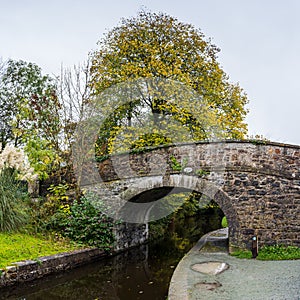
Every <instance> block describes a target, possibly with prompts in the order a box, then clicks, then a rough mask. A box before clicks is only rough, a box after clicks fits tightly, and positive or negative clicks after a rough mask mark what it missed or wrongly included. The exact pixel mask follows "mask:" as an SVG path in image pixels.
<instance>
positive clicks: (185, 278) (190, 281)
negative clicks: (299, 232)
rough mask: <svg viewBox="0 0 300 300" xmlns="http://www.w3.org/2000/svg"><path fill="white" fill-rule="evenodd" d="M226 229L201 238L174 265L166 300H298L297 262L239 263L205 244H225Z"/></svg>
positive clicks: (299, 269)
mask: <svg viewBox="0 0 300 300" xmlns="http://www.w3.org/2000/svg"><path fill="white" fill-rule="evenodd" d="M227 237H228V230H227V229H220V230H216V231H214V232H211V233H208V234H206V235H204V236H203V237H202V238H201V239H200V240H199V241H198V243H197V244H196V245H195V246H194V247H193V248H192V249H191V250H190V251H189V252H188V254H186V255H185V257H184V258H183V259H182V260H181V261H180V262H179V264H178V265H177V267H176V269H175V271H174V274H173V276H172V279H171V282H170V288H169V296H168V300H201V299H205V300H213V299H222V300H227V299H228V300H235V299H236V300H244V299H245V300H246V299H247V300H249V299H250V300H252V299H253V300H254V299H255V300H281V299H287V300H300V260H289V261H260V260H255V259H239V258H235V257H232V256H230V255H228V253H226V252H225V251H224V250H222V249H221V248H220V251H218V249H216V248H214V251H213V252H211V251H209V252H204V249H203V246H204V245H205V244H206V243H207V242H212V243H214V242H216V241H222V240H226V239H227Z"/></svg>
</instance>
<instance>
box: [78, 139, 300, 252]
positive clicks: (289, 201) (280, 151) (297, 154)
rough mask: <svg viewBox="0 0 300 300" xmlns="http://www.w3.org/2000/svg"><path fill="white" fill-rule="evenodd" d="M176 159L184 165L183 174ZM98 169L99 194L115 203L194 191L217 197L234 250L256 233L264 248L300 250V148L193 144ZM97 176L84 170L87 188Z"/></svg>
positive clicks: (109, 162)
mask: <svg viewBox="0 0 300 300" xmlns="http://www.w3.org/2000/svg"><path fill="white" fill-rule="evenodd" d="M171 158H175V159H176V161H177V162H178V163H179V164H181V165H182V170H181V171H178V170H177V171H176V170H175V168H174V166H172V159H171ZM173 160H174V159H173ZM97 168H98V171H99V172H97V175H96V177H97V176H98V177H99V178H100V177H101V181H102V183H101V184H100V185H99V186H98V187H97V185H95V190H97V193H98V194H99V193H100V196H101V197H110V199H111V202H112V203H114V197H122V198H123V199H124V200H130V199H134V198H136V196H137V195H139V194H141V193H143V192H145V191H150V190H153V189H154V188H170V187H172V188H185V189H189V190H195V191H198V192H200V193H203V194H206V195H207V196H209V197H211V198H212V199H214V200H215V201H216V202H217V203H218V204H219V205H220V207H221V209H222V210H223V212H224V213H225V215H226V217H227V219H228V224H229V243H230V246H231V248H233V247H238V248H249V246H250V244H249V243H250V240H251V237H252V235H254V234H255V235H258V238H259V243H260V245H264V244H275V243H283V244H286V245H297V246H300V218H299V215H300V147H299V146H293V145H285V144H279V143H259V144H257V143H254V142H249V141H248V142H247V141H242V142H236V141H226V142H219V143H193V144H184V145H176V146H170V147H159V148H156V149H153V150H151V151H145V152H143V153H138V154H128V153H127V154H122V155H118V156H113V157H111V158H109V159H107V160H105V161H103V162H100V163H97ZM93 174H95V173H93ZM93 174H91V173H88V172H86V173H85V174H84V172H83V173H82V184H83V185H84V184H87V185H88V184H93V183H95V182H99V178H93ZM150 209H151V207H150ZM142 219H143V216H141V220H142ZM145 230H146V227H145ZM146 236H147V232H146V231H145V234H144V238H146ZM119 238H120V239H122V237H121V236H120V237H119ZM127 242H128V241H127ZM133 244H134V243H133Z"/></svg>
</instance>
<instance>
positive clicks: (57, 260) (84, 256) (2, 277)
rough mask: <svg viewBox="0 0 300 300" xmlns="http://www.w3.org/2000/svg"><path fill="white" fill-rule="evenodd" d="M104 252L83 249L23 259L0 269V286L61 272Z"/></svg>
mask: <svg viewBox="0 0 300 300" xmlns="http://www.w3.org/2000/svg"><path fill="white" fill-rule="evenodd" d="M105 255H106V254H105V253H104V252H103V251H100V250H99V249H84V250H77V251H73V252H70V253H61V254H56V255H51V256H44V257H40V258H39V259H37V260H25V261H20V262H16V263H14V264H12V265H11V266H7V267H6V268H5V269H4V270H0V287H3V286H9V285H14V284H17V283H21V282H26V281H31V280H34V279H38V278H41V277H44V276H46V275H49V274H53V273H57V272H62V271H65V270H68V269H71V268H75V267H77V266H80V265H83V264H86V263H88V262H91V261H94V260H97V259H100V258H102V257H104V256H105Z"/></svg>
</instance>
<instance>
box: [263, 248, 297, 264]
mask: <svg viewBox="0 0 300 300" xmlns="http://www.w3.org/2000/svg"><path fill="white" fill-rule="evenodd" d="M258 259H260V260H284V259H300V248H298V247H296V246H284V245H274V246H264V247H262V248H261V249H260V250H259V252H258Z"/></svg>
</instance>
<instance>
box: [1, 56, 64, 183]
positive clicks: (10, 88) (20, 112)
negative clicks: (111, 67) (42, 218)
mask: <svg viewBox="0 0 300 300" xmlns="http://www.w3.org/2000/svg"><path fill="white" fill-rule="evenodd" d="M59 109H60V103H59V101H58V98H57V96H56V86H55V84H54V81H53V79H52V78H50V77H49V76H48V75H42V72H41V69H40V68H39V67H38V66H37V65H36V64H33V63H29V62H25V61H22V60H20V61H14V60H8V61H7V62H6V63H5V64H4V67H3V68H2V72H1V77H0V114H1V120H0V138H1V140H0V142H1V144H2V149H4V147H5V145H6V144H8V143H10V144H13V145H14V146H21V147H24V149H25V151H26V152H27V154H28V157H29V161H30V163H31V164H32V166H33V167H34V169H35V171H36V172H37V173H38V174H39V176H40V178H43V177H47V172H48V171H49V166H50V165H51V164H52V163H53V161H55V159H56V158H57V151H58V150H59V147H60V145H59V132H60V120H59Z"/></svg>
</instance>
